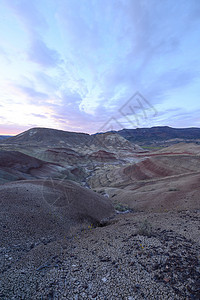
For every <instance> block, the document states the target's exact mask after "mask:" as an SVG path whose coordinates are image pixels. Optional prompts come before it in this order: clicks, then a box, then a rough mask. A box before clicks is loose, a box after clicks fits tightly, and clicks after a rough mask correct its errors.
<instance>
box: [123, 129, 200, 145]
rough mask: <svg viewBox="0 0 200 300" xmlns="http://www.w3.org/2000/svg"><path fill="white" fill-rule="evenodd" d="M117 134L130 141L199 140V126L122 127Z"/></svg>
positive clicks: (139, 142)
mask: <svg viewBox="0 0 200 300" xmlns="http://www.w3.org/2000/svg"><path fill="white" fill-rule="evenodd" d="M117 133H118V134H120V135H121V136H123V137H124V138H125V139H127V140H128V141H130V142H132V143H138V144H141V143H145V142H152V141H155V142H162V141H167V140H172V139H181V140H188V141H190V140H191V141H195V140H199V141H200V128H197V127H191V128H172V127H169V126H157V127H151V128H136V129H122V130H119V131H117Z"/></svg>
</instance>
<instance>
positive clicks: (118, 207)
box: [114, 202, 130, 212]
mask: <svg viewBox="0 0 200 300" xmlns="http://www.w3.org/2000/svg"><path fill="white" fill-rule="evenodd" d="M114 208H115V210H117V211H120V212H124V211H127V210H130V208H129V207H128V206H127V205H125V204H121V203H120V202H117V203H114Z"/></svg>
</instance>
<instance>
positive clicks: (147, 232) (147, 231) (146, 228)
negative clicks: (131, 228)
mask: <svg viewBox="0 0 200 300" xmlns="http://www.w3.org/2000/svg"><path fill="white" fill-rule="evenodd" d="M138 234H140V235H144V236H152V235H153V229H152V225H151V223H149V221H148V220H147V219H145V220H144V221H143V222H140V224H139V228H138Z"/></svg>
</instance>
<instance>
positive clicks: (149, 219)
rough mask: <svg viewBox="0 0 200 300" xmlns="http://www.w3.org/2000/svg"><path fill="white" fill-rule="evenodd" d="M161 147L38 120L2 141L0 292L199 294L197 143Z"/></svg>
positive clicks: (5, 297) (35, 295)
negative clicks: (65, 128)
mask: <svg viewBox="0 0 200 300" xmlns="http://www.w3.org/2000/svg"><path fill="white" fill-rule="evenodd" d="M170 147H171V148H170ZM170 147H169V148H168V149H167V148H165V149H163V150H159V151H157V152H155V151H154V152H146V151H144V150H142V149H141V148H140V147H139V146H137V145H134V144H131V143H130V142H129V141H127V140H125V139H124V138H123V137H121V136H119V135H118V134H114V133H106V134H98V135H94V136H89V135H85V134H76V133H70V132H63V131H54V130H51V129H44V128H43V129H40V128H38V129H36V128H34V129H31V130H28V131H27V132H25V133H22V134H20V135H18V136H17V137H15V138H10V139H9V140H7V141H3V142H2V143H1V144H0V149H1V150H2V152H1V153H0V154H2V157H4V158H5V159H4V158H2V159H1V160H0V163H1V165H0V179H1V182H2V183H3V182H7V183H5V184H2V185H0V195H1V198H0V204H1V212H0V225H1V244H0V299H2V300H10V299H17V300H21V299H27V300H30V299H41V300H42V299H58V300H59V299H68V300H71V299H76V300H79V299H99V300H102V299H103V300H106V299H107V300H110V299H127V300H134V299H139V300H143V299H146V300H155V299H156V300H163V299H164V300H165V299H166V300H168V299H171V300H175V299H184V300H190V299H195V300H197V299H200V281H199V280H200V156H199V145H195V144H190V145H188V144H184V143H181V144H179V145H178V144H177V145H173V146H170ZM12 151H13V152H12ZM0 158H1V156H0ZM20 176H21V177H20ZM41 178H43V179H41ZM19 179H21V180H19ZM22 179H26V180H22ZM67 179H73V180H76V181H77V182H72V181H70V180H67ZM11 181H12V182H11ZM81 185H82V186H81ZM83 186H85V187H87V189H86V188H85V187H83ZM91 189H93V190H94V191H95V192H94V191H92V190H91ZM97 192H98V193H97ZM100 194H102V195H104V196H102V195H100ZM114 208H115V210H114Z"/></svg>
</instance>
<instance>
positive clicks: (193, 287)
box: [0, 211, 200, 300]
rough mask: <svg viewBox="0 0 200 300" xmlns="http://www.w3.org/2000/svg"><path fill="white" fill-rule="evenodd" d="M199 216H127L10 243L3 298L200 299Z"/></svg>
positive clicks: (0, 283)
mask: <svg viewBox="0 0 200 300" xmlns="http://www.w3.org/2000/svg"><path fill="white" fill-rule="evenodd" d="M145 220H146V221H145ZM199 221H200V211H192V212H189V211H186V212H179V213H172V212H171V213H163V214H161V213H160V214H146V213H128V214H119V215H116V216H115V218H113V219H111V220H110V221H109V222H108V223H107V224H104V225H105V226H103V227H96V228H95V227H94V226H93V225H92V224H91V226H89V228H85V229H83V228H82V229H81V230H80V229H78V228H74V230H73V231H71V236H67V237H63V238H62V239H59V240H56V238H55V237H52V236H48V237H47V236H46V237H41V239H39V240H34V241H33V240H26V241H18V242H16V243H15V244H13V245H12V246H9V247H8V246H6V245H3V246H2V247H1V248H0V258H1V260H0V264H1V265H0V266H1V277H0V299H5V300H8V299H9V300H11V299H20V300H21V299H29V300H30V299H70V300H71V299H77V300H78V299H102V300H105V299H108V300H110V299H127V300H133V299H148V300H149V299H153V300H156V299H160V300H163V299H167V300H169V299H171V300H175V299H200V240H199V239H200V222H199Z"/></svg>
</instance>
